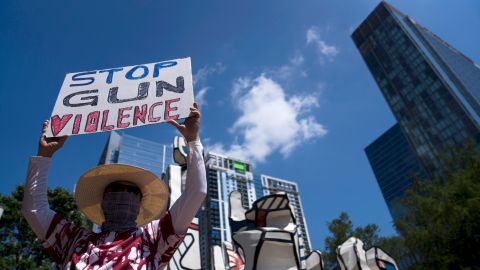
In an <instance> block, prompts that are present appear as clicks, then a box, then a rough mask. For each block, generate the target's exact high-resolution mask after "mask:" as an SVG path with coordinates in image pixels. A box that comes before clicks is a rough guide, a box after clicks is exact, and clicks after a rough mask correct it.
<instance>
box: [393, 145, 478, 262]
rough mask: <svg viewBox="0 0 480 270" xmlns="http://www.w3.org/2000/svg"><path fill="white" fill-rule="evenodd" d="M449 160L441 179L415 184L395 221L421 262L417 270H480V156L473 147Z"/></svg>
mask: <svg viewBox="0 0 480 270" xmlns="http://www.w3.org/2000/svg"><path fill="white" fill-rule="evenodd" d="M449 156H450V157H449V158H448V159H446V161H445V162H444V164H445V169H444V171H443V173H441V175H439V176H438V177H436V178H435V179H433V180H431V181H429V180H424V181H420V180H417V181H415V183H414V185H413V187H412V188H411V189H410V190H408V191H407V192H406V195H405V199H404V201H403V204H404V206H405V208H406V209H407V211H406V216H405V218H403V219H402V220H397V221H396V222H395V223H396V226H397V228H398V230H399V231H400V233H401V234H402V236H403V237H404V239H405V243H406V245H407V246H408V247H409V249H410V250H411V252H412V253H414V254H416V257H417V259H418V261H417V263H416V264H415V266H412V269H476V268H477V267H478V266H479V265H480V248H479V246H480V222H479V220H480V153H479V152H478V151H477V150H476V149H475V147H473V146H471V145H470V146H467V147H465V148H462V149H459V150H456V151H453V153H452V154H450V155H449Z"/></svg>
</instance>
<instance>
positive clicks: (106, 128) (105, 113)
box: [100, 110, 114, 131]
mask: <svg viewBox="0 0 480 270" xmlns="http://www.w3.org/2000/svg"><path fill="white" fill-rule="evenodd" d="M108 112H109V110H105V111H103V113H102V126H101V128H100V129H101V130H102V131H109V130H112V129H113V128H114V126H113V125H108V126H107V121H108Z"/></svg>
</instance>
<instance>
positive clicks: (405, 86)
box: [352, 2, 480, 176]
mask: <svg viewBox="0 0 480 270" xmlns="http://www.w3.org/2000/svg"><path fill="white" fill-rule="evenodd" d="M352 39H353V41H354V42H355V45H356V46H357V48H358V50H359V51H360V53H361V55H362V57H363V59H364V60H365V63H366V64H367V66H368V68H369V70H370V72H371V74H372V76H373V77H374V79H375V81H376V82H377V84H378V86H379V88H380V90H381V91H382V94H383V96H384V97H385V100H386V101H387V103H388V105H389V106H390V108H391V110H392V112H393V114H394V116H395V118H396V119H397V121H398V124H399V126H400V128H401V130H402V132H403V133H404V134H405V137H406V138H407V140H408V141H409V143H410V144H411V146H412V148H413V149H414V151H415V153H416V155H417V156H418V158H419V160H420V162H421V163H422V166H423V167H424V168H425V170H426V172H427V174H428V175H429V176H435V175H438V174H440V173H441V168H442V164H441V161H440V160H439V158H438V154H440V153H448V152H449V151H450V150H451V149H452V147H457V146H459V145H462V144H464V143H465V141H466V140H467V139H469V138H471V139H473V140H475V141H476V142H479V141H480V130H479V125H480V121H479V120H480V117H479V115H480V106H479V99H480V67H479V66H478V65H477V64H475V63H474V62H473V61H472V60H471V59H469V58H468V57H466V56H465V55H463V54H462V53H460V52H459V51H457V50H456V49H454V48H453V47H452V46H450V45H449V44H447V43H446V42H445V41H443V40H441V39H440V38H439V37H437V36H436V35H435V34H433V33H432V32H430V31H428V30H427V29H426V28H425V27H423V26H422V25H420V24H419V23H417V22H415V21H414V20H413V19H411V18H409V17H408V16H406V15H405V14H403V13H401V12H400V11H398V10H397V9H395V8H394V7H392V6H391V5H389V4H387V3H385V2H381V3H380V4H379V5H378V6H377V7H376V8H375V10H374V11H373V12H372V13H371V14H370V15H369V16H368V17H367V19H365V20H364V21H363V22H362V23H361V24H360V26H359V27H358V28H357V29H356V30H355V31H354V32H353V34H352Z"/></svg>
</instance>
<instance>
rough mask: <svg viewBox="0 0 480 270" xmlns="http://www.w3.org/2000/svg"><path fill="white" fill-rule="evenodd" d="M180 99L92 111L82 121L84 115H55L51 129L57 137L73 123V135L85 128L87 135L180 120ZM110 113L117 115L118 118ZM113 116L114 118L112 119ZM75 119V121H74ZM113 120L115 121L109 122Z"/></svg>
mask: <svg viewBox="0 0 480 270" xmlns="http://www.w3.org/2000/svg"><path fill="white" fill-rule="evenodd" d="M178 101H180V98H175V99H169V100H165V102H163V101H160V102H156V103H153V104H143V105H138V106H129V107H123V108H119V109H118V110H115V111H112V110H103V111H92V112H90V113H89V114H88V115H87V117H86V119H82V114H76V115H75V116H74V114H65V115H63V116H59V115H53V116H52V118H51V122H50V123H51V128H52V133H53V136H57V135H58V134H59V133H60V132H61V131H62V130H63V129H64V128H65V126H67V124H68V123H69V122H71V121H73V125H72V133H71V134H78V133H79V131H80V129H81V128H83V129H84V132H85V133H92V132H97V131H109V130H113V129H116V128H127V127H134V126H137V125H139V124H140V122H141V123H142V124H151V123H156V122H159V121H160V120H161V119H162V117H163V119H164V120H165V121H168V120H171V119H178V118H179V115H178V114H175V111H177V109H178V108H177V107H175V104H174V103H176V102H178ZM110 113H114V114H116V116H113V115H111V116H110V117H109V114H110ZM112 116H113V117H112ZM72 118H73V120H72ZM109 119H112V120H113V121H109Z"/></svg>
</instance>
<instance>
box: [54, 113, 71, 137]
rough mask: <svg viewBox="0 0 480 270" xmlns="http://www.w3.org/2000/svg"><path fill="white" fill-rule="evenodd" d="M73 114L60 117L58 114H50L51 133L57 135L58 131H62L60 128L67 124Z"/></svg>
mask: <svg viewBox="0 0 480 270" xmlns="http://www.w3.org/2000/svg"><path fill="white" fill-rule="evenodd" d="M72 116H73V114H65V115H64V116H62V118H60V117H59V116H58V115H54V116H52V122H51V123H50V128H51V129H52V134H53V136H54V137H57V135H58V133H60V131H62V129H63V128H64V127H65V125H67V123H68V121H70V118H72Z"/></svg>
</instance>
